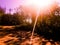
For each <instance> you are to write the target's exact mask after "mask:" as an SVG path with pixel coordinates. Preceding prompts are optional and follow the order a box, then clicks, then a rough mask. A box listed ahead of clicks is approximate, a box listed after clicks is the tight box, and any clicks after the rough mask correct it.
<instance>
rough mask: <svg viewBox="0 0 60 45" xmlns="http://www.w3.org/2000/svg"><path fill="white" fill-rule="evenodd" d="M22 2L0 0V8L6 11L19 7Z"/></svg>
mask: <svg viewBox="0 0 60 45" xmlns="http://www.w3.org/2000/svg"><path fill="white" fill-rule="evenodd" d="M23 2H24V0H0V6H1V7H3V8H6V10H7V12H8V10H9V9H10V8H11V9H14V8H16V7H19V5H21V4H22V3H23Z"/></svg>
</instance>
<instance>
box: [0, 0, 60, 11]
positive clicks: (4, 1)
mask: <svg viewBox="0 0 60 45" xmlns="http://www.w3.org/2000/svg"><path fill="white" fill-rule="evenodd" d="M24 1H26V0H0V6H2V7H5V8H6V9H7V11H8V9H10V8H11V9H14V8H16V7H19V5H21V4H23V3H25V2H24ZM56 1H57V2H59V3H60V0H56Z"/></svg>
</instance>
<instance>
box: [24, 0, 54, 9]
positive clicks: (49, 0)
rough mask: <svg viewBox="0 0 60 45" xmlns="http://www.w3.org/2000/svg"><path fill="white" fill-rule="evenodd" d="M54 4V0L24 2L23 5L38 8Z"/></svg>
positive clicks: (28, 0) (27, 0)
mask: <svg viewBox="0 0 60 45" xmlns="http://www.w3.org/2000/svg"><path fill="white" fill-rule="evenodd" d="M53 2H54V0H26V3H25V5H28V6H29V5H33V6H37V7H40V8H43V7H46V6H49V5H51V4H52V3H53Z"/></svg>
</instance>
